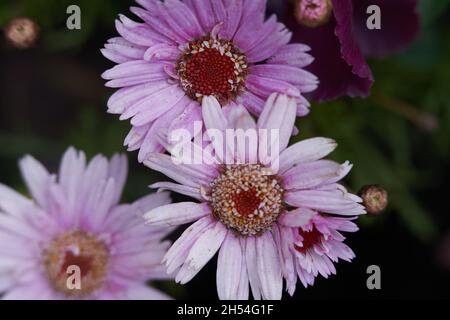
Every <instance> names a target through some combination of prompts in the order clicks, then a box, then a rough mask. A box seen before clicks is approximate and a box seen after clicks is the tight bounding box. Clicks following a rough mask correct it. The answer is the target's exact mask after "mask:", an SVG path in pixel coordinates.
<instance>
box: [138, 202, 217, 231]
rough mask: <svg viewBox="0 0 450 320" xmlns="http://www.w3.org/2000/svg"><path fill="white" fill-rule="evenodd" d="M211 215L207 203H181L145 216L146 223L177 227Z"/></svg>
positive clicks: (150, 212)
mask: <svg viewBox="0 0 450 320" xmlns="http://www.w3.org/2000/svg"><path fill="white" fill-rule="evenodd" d="M209 214H211V209H210V207H209V205H208V204H207V203H200V204H199V203H194V202H180V203H173V204H167V205H165V206H161V207H158V208H155V209H152V210H150V211H149V212H147V213H145V214H144V216H143V217H144V219H145V223H146V224H149V225H153V226H177V225H181V224H186V223H190V222H192V221H195V220H198V219H200V218H202V217H204V216H206V215H209Z"/></svg>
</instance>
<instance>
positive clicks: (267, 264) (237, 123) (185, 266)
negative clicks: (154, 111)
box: [144, 94, 365, 299]
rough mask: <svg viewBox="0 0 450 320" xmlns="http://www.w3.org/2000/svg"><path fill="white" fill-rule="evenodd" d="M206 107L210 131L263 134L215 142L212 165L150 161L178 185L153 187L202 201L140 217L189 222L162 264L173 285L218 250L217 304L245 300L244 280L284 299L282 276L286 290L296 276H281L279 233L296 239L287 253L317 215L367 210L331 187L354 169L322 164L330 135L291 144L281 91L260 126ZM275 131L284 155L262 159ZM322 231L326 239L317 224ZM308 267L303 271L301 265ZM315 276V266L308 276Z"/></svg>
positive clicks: (290, 113) (258, 293)
mask: <svg viewBox="0 0 450 320" xmlns="http://www.w3.org/2000/svg"><path fill="white" fill-rule="evenodd" d="M202 111H203V118H204V123H205V126H206V128H207V129H214V130H215V132H217V130H221V131H222V132H223V134H224V136H225V135H226V134H225V132H224V131H225V130H226V129H227V128H232V129H239V128H240V129H245V130H247V131H248V130H257V131H258V132H261V135H259V133H258V135H255V136H256V137H257V141H253V142H252V143H251V145H252V146H255V145H256V146H257V148H256V149H255V148H253V149H252V148H246V147H244V148H242V147H240V146H239V145H235V147H231V146H232V144H231V143H228V141H227V142H222V143H220V142H218V143H213V148H214V150H215V153H213V152H208V153H207V154H208V155H209V156H211V157H213V159H212V160H214V161H211V159H208V161H204V163H203V164H187V163H186V164H183V163H181V164H177V163H176V162H174V161H173V158H172V157H171V156H169V155H165V154H160V153H154V154H152V155H150V156H149V158H148V159H147V160H146V161H145V162H144V163H145V165H147V166H148V167H150V168H152V169H154V170H157V171H160V172H162V173H164V174H165V175H167V176H168V177H170V178H171V179H173V180H175V182H177V183H174V182H161V183H157V184H155V185H154V186H153V187H155V188H160V189H165V190H172V191H175V192H178V193H181V194H184V195H189V196H191V197H193V198H195V199H197V200H198V201H199V203H196V202H184V203H175V204H169V205H165V206H162V207H159V208H155V209H153V210H150V211H149V212H148V213H146V214H145V215H144V218H145V219H146V220H147V223H148V224H150V225H155V226H167V225H168V226H175V225H181V224H186V223H191V222H195V223H193V224H192V225H191V226H189V227H188V228H187V229H186V231H185V232H184V233H183V234H182V235H181V237H180V238H179V239H178V240H177V241H176V242H175V243H174V244H173V246H172V247H171V248H170V249H169V251H168V253H167V254H166V256H165V257H164V260H163V261H164V262H165V263H166V265H167V267H168V273H170V274H171V273H173V272H174V271H177V274H176V281H177V282H179V283H181V284H184V283H187V282H188V281H190V280H191V279H192V278H193V277H194V276H195V275H196V274H197V273H198V272H199V271H200V270H201V269H202V268H203V266H205V265H206V263H207V262H208V261H209V260H210V259H211V258H212V257H213V256H214V255H215V254H216V252H217V251H219V257H218V266H217V291H218V294H219V297H220V298H221V299H247V298H248V297H249V284H250V287H251V290H252V293H253V297H254V298H256V299H259V298H264V299H280V298H281V296H282V287H283V276H284V277H286V278H287V281H289V282H288V289H289V292H290V293H293V290H291V289H292V288H291V286H292V283H291V282H292V280H291V279H290V278H288V277H291V275H292V274H293V275H295V278H296V277H297V275H296V272H295V270H294V271H293V273H292V272H291V273H290V274H288V273H287V272H286V270H287V268H288V267H289V264H288V261H285V258H284V256H283V255H281V254H280V252H281V253H283V252H284V251H282V250H283V247H282V246H285V245H286V241H285V239H284V241H281V239H279V236H280V234H282V233H281V231H280V230H282V229H283V230H284V229H288V231H289V230H290V233H291V234H292V241H291V243H289V249H286V250H291V251H292V250H295V245H297V246H298V247H301V246H302V243H301V241H300V239H301V238H300V236H297V237H296V238H295V239H294V237H293V235H294V232H296V233H297V234H299V228H302V227H304V228H308V224H310V223H311V219H312V218H314V219H317V221H319V220H318V219H319V218H318V212H321V213H328V214H334V215H343V216H352V217H353V216H357V215H360V214H363V213H365V211H364V207H363V206H362V205H361V204H360V202H361V199H360V198H359V197H357V196H355V195H353V194H350V193H348V192H347V191H346V190H345V188H344V187H343V186H341V185H339V184H338V183H337V182H338V181H339V180H341V179H342V178H343V177H344V176H346V175H347V173H348V172H349V171H350V169H351V165H350V164H349V163H348V162H346V163H344V164H342V165H340V164H338V163H336V162H333V161H328V160H321V159H322V158H323V157H325V156H326V155H328V154H329V153H330V152H332V151H333V150H334V149H335V147H336V143H335V142H334V141H333V140H331V139H326V138H314V139H309V140H304V141H301V142H298V143H296V144H294V145H292V146H290V147H287V146H288V142H289V139H290V137H291V134H292V130H293V127H294V121H295V113H296V102H295V99H293V98H289V97H288V96H286V95H277V94H273V95H271V96H270V97H269V99H268V100H267V103H266V105H265V107H264V110H263V111H262V113H261V116H260V117H259V119H258V122H257V123H255V122H254V120H253V118H252V117H251V116H250V114H249V113H248V112H247V110H246V109H245V108H244V107H243V106H229V107H225V108H221V107H220V105H219V103H218V101H217V100H216V99H215V98H214V97H206V98H204V99H203V109H202ZM271 129H279V131H277V132H278V133H279V135H278V136H279V139H278V142H279V150H280V153H278V154H276V155H275V157H273V156H272V157H268V156H267V155H266V153H267V152H266V150H267V149H268V148H269V147H274V144H273V143H272V144H269V145H268V141H272V142H273V141H274V140H268V139H266V138H264V134H263V133H264V132H267V131H265V130H271ZM206 132H207V133H208V131H206ZM223 146H225V148H226V151H225V152H226V154H227V155H229V156H230V155H231V156H234V160H235V161H234V164H230V163H229V162H226V163H224V162H223V158H221V155H223V154H225V153H223V152H222V149H223ZM205 148H206V149H208V148H209V146H205ZM194 149H195V148H194ZM275 149H276V148H275ZM195 150H197V149H195ZM195 152H198V150H197V151H195ZM278 156H279V157H278ZM276 159H278V161H276ZM275 163H278V165H277V166H276V167H278V168H276V167H275V166H274V164H275ZM277 169H278V170H277ZM312 221H315V220H312ZM331 228H332V227H330V229H331ZM306 230H308V229H306ZM320 231H321V232H322V231H323V233H324V234H326V230H325V229H324V228H322V224H320ZM333 236H336V239H337V240H340V238H337V235H335V234H334V233H333ZM305 237H306V236H305ZM303 246H304V247H306V244H304V245H303ZM318 246H320V245H318ZM327 248H328V249H330V252H329V255H330V256H332V257H334V256H342V253H341V252H340V251H338V252H331V251H332V250H333V249H341V247H339V246H338V245H336V244H335V243H334V242H333V244H332V245H329V246H328V247H327ZM291 253H292V254H293V252H291ZM314 262H315V261H314ZM304 265H305V266H306V267H307V268H308V265H307V262H305V264H304ZM314 266H315V268H320V267H321V266H322V265H316V264H314ZM291 269H292V267H291ZM307 270H308V271H309V270H310V269H307ZM315 270H316V269H314V270H312V269H311V272H312V274H313V275H314V271H315ZM294 286H295V284H294Z"/></svg>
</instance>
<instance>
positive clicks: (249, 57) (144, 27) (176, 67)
mask: <svg viewBox="0 0 450 320" xmlns="http://www.w3.org/2000/svg"><path fill="white" fill-rule="evenodd" d="M137 2H138V3H139V4H141V5H142V7H144V9H142V8H138V7H132V8H131V11H132V12H133V13H134V14H135V15H137V16H138V17H139V18H141V19H142V20H143V21H144V22H143V23H138V22H134V21H132V20H130V19H128V18H127V17H125V16H123V15H120V19H119V20H117V22H116V28H117V31H118V32H119V34H120V37H116V38H112V39H110V40H109V41H108V43H107V44H105V48H104V49H102V53H103V55H104V56H105V57H107V58H108V59H110V60H112V61H113V62H115V63H117V64H118V65H117V66H115V67H114V68H112V69H110V70H108V71H106V72H105V73H104V74H103V78H104V79H106V80H109V81H108V82H107V84H106V85H107V86H108V87H112V88H120V89H119V90H118V91H117V92H116V93H115V94H113V95H112V96H111V98H110V99H109V102H108V112H110V113H113V114H120V115H121V116H120V119H121V120H126V119H131V124H132V129H131V131H130V133H129V135H128V136H127V138H126V139H125V145H127V146H128V149H129V151H133V150H138V149H139V156H138V159H139V161H143V160H145V158H146V155H147V154H149V153H152V152H162V151H163V150H164V148H163V147H162V145H163V144H164V143H162V144H160V143H159V141H158V138H157V137H158V136H159V135H158V132H160V131H161V130H164V129H167V128H173V127H175V128H180V127H189V126H190V125H191V124H192V122H193V121H195V120H199V119H201V107H200V106H201V102H202V100H203V98H204V97H205V96H214V97H215V98H216V99H217V100H218V101H219V102H220V103H221V104H222V105H226V104H227V103H229V102H237V103H241V104H242V105H243V106H244V107H246V108H248V110H249V111H250V112H251V113H253V114H255V115H259V114H260V113H261V110H262V108H263V106H264V102H265V100H266V99H267V97H268V96H269V95H270V94H271V93H273V92H279V93H284V94H288V95H290V96H291V97H294V98H295V100H296V105H297V110H296V114H297V115H298V116H304V115H306V114H307V113H308V110H309V109H308V108H309V103H308V101H307V100H306V99H305V98H304V97H303V94H304V93H306V92H311V91H313V90H314V89H315V88H316V87H317V83H318V81H317V78H316V77H315V76H314V75H312V74H311V73H309V72H307V71H304V70H303V68H304V67H305V66H307V65H309V64H310V63H311V62H312V61H313V58H312V57H311V56H310V55H309V54H308V51H309V47H307V46H305V45H302V44H288V43H289V41H290V39H291V32H289V31H288V30H287V29H286V28H285V26H284V25H283V24H282V23H280V22H278V21H277V19H276V17H275V16H271V17H270V18H269V19H268V20H265V9H266V1H265V0H185V1H183V2H182V1H179V0H165V1H160V0H137ZM294 117H295V115H294Z"/></svg>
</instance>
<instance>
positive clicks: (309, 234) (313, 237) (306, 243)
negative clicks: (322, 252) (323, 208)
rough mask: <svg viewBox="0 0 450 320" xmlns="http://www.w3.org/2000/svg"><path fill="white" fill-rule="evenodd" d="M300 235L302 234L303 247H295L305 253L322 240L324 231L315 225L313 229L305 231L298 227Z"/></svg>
mask: <svg viewBox="0 0 450 320" xmlns="http://www.w3.org/2000/svg"><path fill="white" fill-rule="evenodd" d="M298 233H299V235H301V236H302V238H303V241H302V245H303V246H302V247H299V246H295V249H296V250H297V251H298V252H300V253H305V252H306V251H308V250H309V249H311V248H312V247H313V246H314V245H315V244H318V243H320V242H321V240H322V233H320V231H319V230H317V229H316V227H313V229H312V230H311V231H304V230H302V229H301V228H299V229H298Z"/></svg>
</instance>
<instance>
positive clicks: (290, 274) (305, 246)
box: [276, 213, 358, 294]
mask: <svg viewBox="0 0 450 320" xmlns="http://www.w3.org/2000/svg"><path fill="white" fill-rule="evenodd" d="M353 219H354V218H347V217H332V216H327V215H323V214H319V213H316V214H314V215H313V216H312V218H311V220H310V221H309V222H308V223H307V224H305V225H303V226H301V227H299V228H289V227H288V228H286V227H285V226H281V227H280V228H279V229H278V230H277V234H276V239H277V241H278V243H279V247H280V256H282V258H283V259H282V270H283V274H284V276H285V278H286V286H287V290H288V292H290V293H291V294H292V293H293V292H294V290H295V285H296V282H297V276H298V278H299V279H300V281H301V283H302V284H303V286H304V287H305V288H306V287H308V286H311V285H313V284H314V280H315V278H316V277H317V276H318V275H319V274H320V275H322V276H323V277H324V278H328V277H329V276H330V275H332V274H336V268H335V266H334V265H333V264H334V263H336V262H338V260H339V259H341V260H345V261H348V262H349V261H351V260H352V259H353V258H354V257H355V254H354V253H353V251H352V250H351V249H350V248H349V247H348V246H347V245H346V244H344V243H343V241H344V240H345V238H344V236H343V235H342V234H341V233H340V231H345V232H355V231H357V230H358V227H357V226H356V225H355V224H354V223H353V222H351V220H353ZM287 224H289V223H287Z"/></svg>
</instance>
